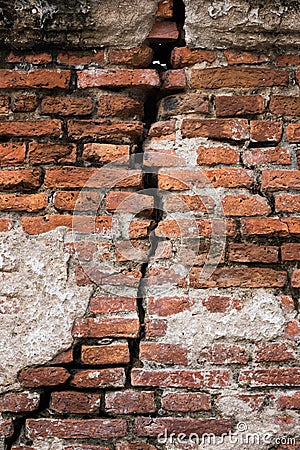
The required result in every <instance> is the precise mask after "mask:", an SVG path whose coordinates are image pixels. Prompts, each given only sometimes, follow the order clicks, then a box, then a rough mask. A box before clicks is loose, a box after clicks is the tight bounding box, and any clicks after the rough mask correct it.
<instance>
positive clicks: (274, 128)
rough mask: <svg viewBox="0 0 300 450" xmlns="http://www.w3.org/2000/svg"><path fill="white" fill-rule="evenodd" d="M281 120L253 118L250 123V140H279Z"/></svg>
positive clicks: (281, 129)
mask: <svg viewBox="0 0 300 450" xmlns="http://www.w3.org/2000/svg"><path fill="white" fill-rule="evenodd" d="M282 131H283V128H282V123H281V122H267V121H266V120H253V121H252V122H251V123H250V138H251V141H252V142H279V141H280V140H281V137H282Z"/></svg>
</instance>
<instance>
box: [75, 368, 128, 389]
mask: <svg viewBox="0 0 300 450" xmlns="http://www.w3.org/2000/svg"><path fill="white" fill-rule="evenodd" d="M71 385H72V386H75V387H79V388H93V389H99V388H109V387H123V386H124V385H125V371H124V369H123V368H121V367H119V368H112V369H94V370H80V371H79V372H77V373H76V374H75V375H74V377H73V379H72V381H71Z"/></svg>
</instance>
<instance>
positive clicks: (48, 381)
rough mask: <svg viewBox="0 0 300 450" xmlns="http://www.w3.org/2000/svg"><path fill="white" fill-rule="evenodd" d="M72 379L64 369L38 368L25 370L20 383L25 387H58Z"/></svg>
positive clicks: (22, 372) (20, 377)
mask: <svg viewBox="0 0 300 450" xmlns="http://www.w3.org/2000/svg"><path fill="white" fill-rule="evenodd" d="M69 378H70V373H69V372H68V371H67V370H66V369H64V368H63V367H38V368H35V369H23V370H22V371H21V372H20V374H19V381H20V383H21V384H22V386H25V387H31V388H32V387H41V386H58V385H60V384H64V383H65V382H66V381H68V379H69Z"/></svg>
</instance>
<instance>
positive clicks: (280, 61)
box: [276, 55, 300, 67]
mask: <svg viewBox="0 0 300 450" xmlns="http://www.w3.org/2000/svg"><path fill="white" fill-rule="evenodd" d="M276 64H277V66H279V67H286V66H299V65H300V56H299V55H280V56H278V57H277V59H276Z"/></svg>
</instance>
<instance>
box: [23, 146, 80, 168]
mask: <svg viewBox="0 0 300 450" xmlns="http://www.w3.org/2000/svg"><path fill="white" fill-rule="evenodd" d="M28 162H29V163H30V164H50V163H57V164H59V163H75V162H76V145H75V144H48V143H47V144H41V143H39V142H30V143H29V150H28Z"/></svg>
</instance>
